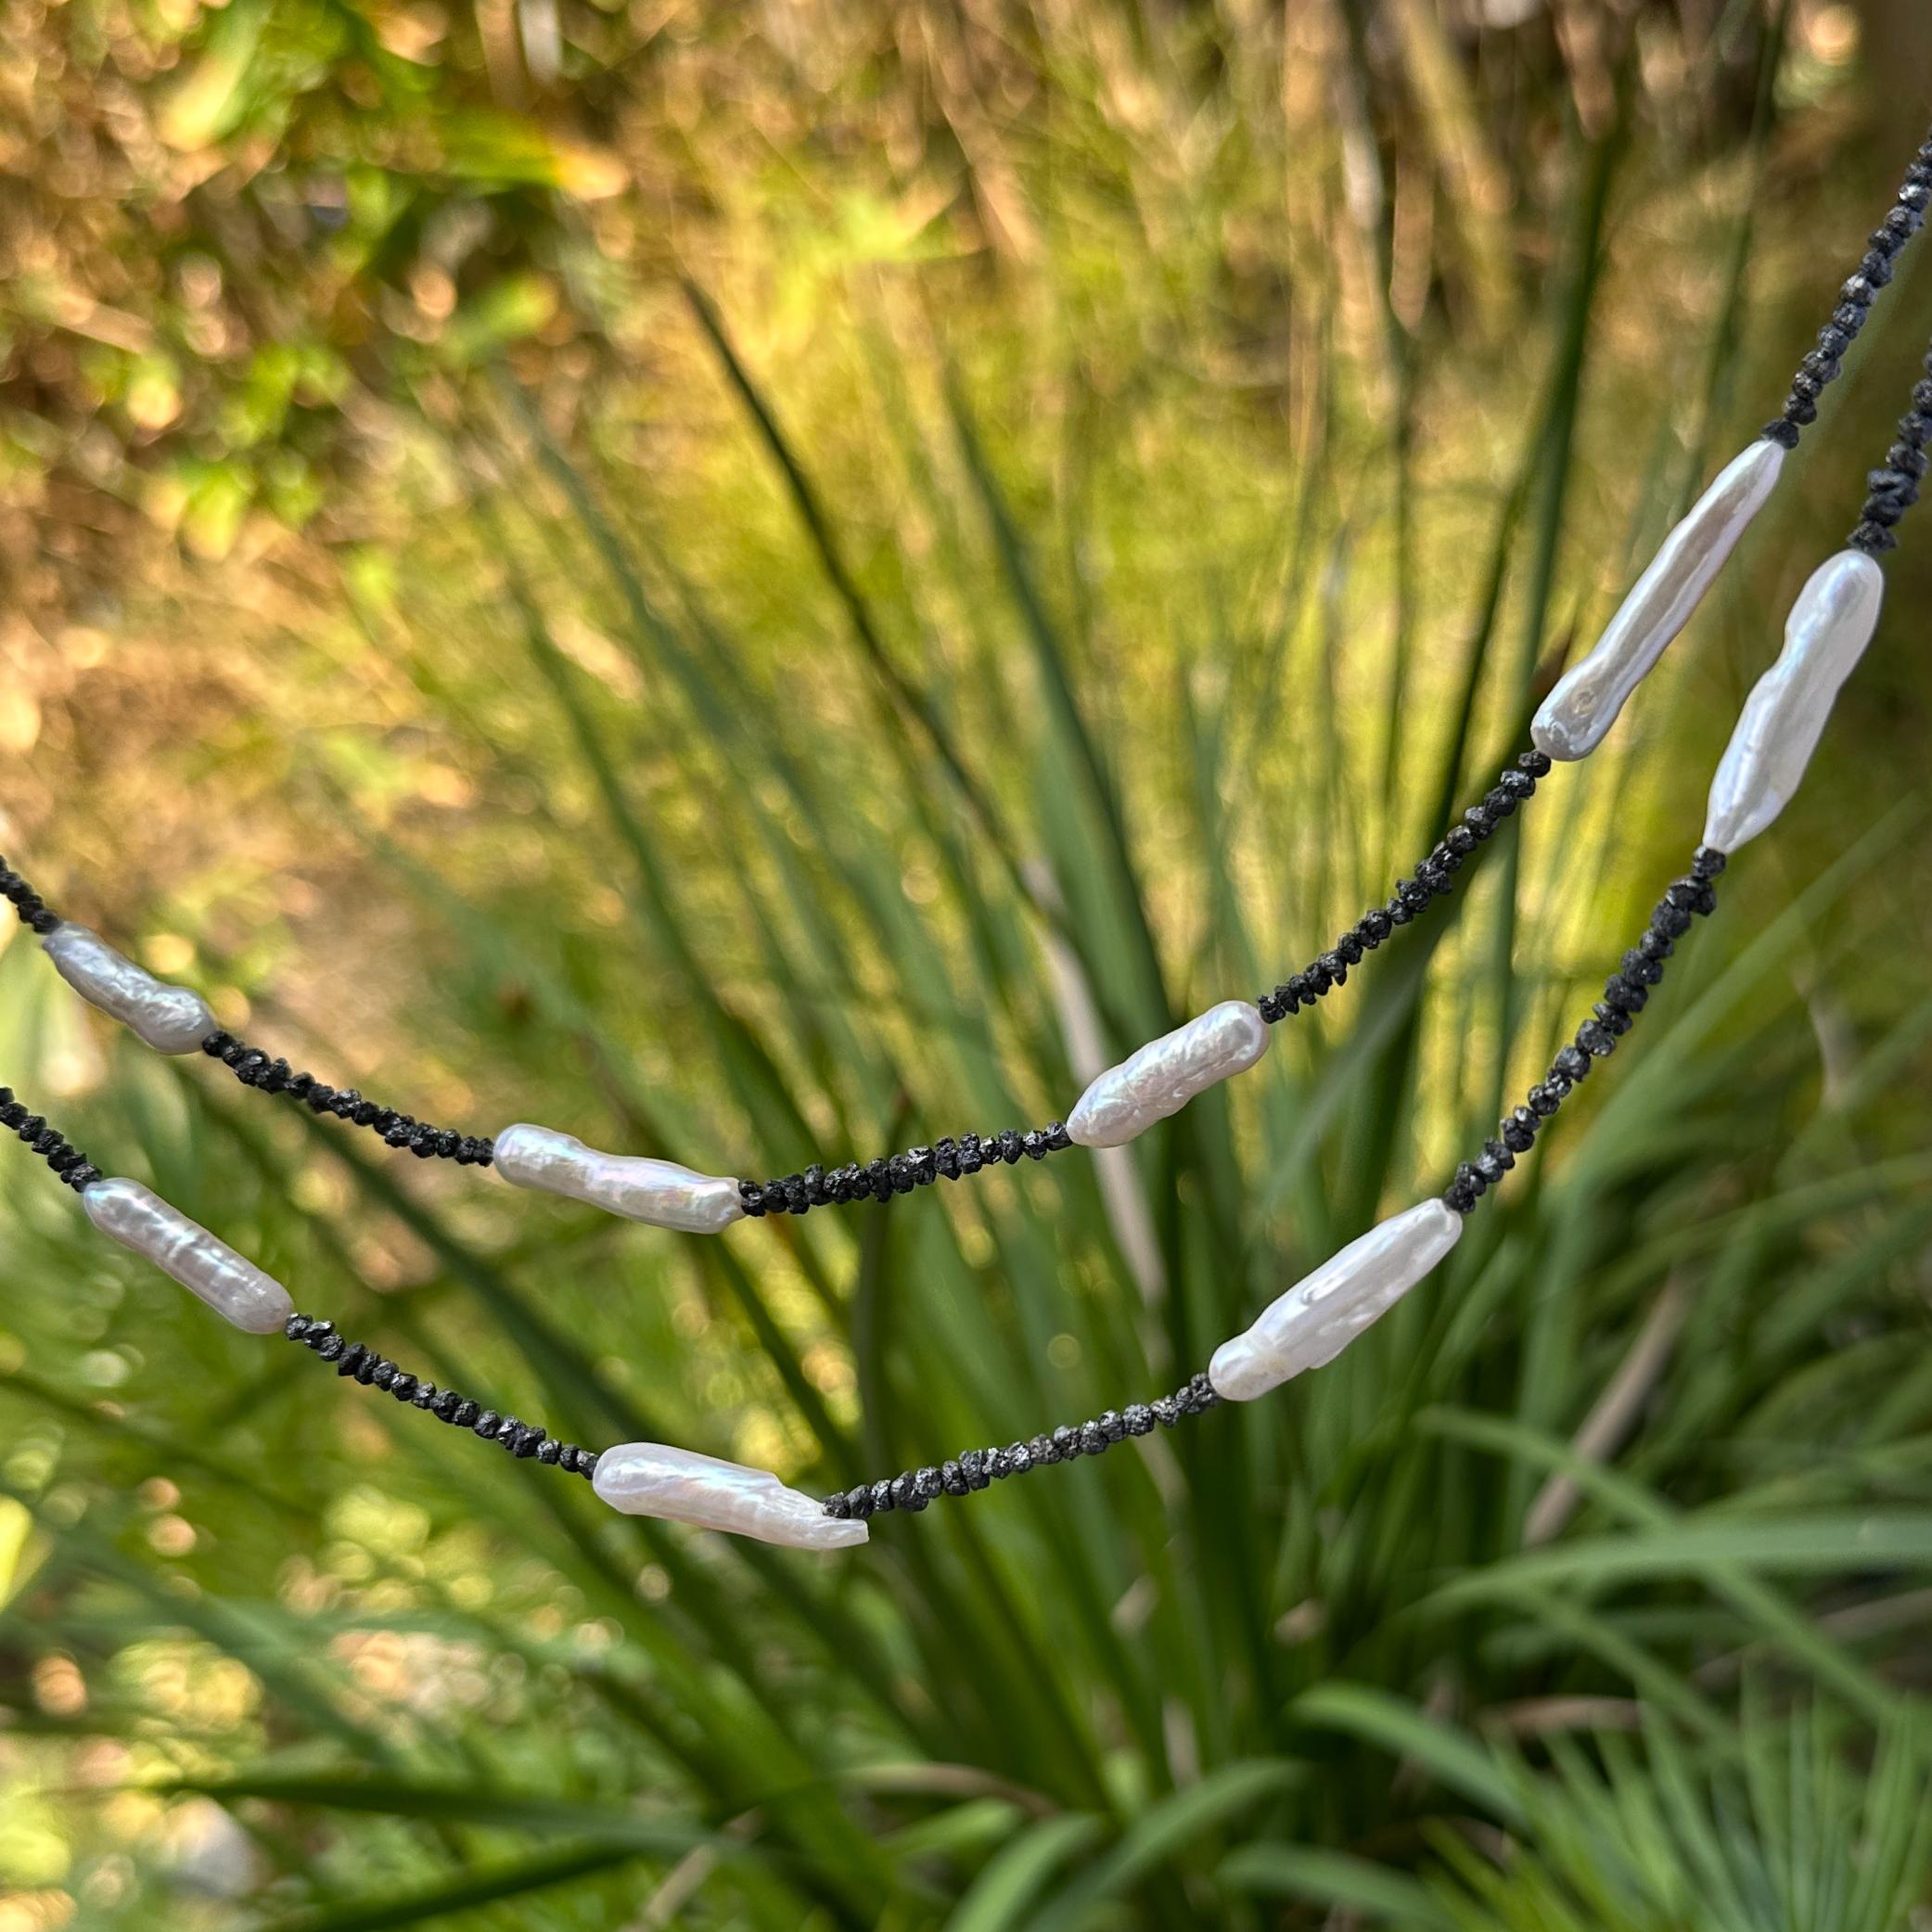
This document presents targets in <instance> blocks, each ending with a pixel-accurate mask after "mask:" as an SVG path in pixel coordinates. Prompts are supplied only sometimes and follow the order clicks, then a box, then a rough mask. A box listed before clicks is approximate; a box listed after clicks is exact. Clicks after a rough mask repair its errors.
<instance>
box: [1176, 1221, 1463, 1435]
mask: <svg viewBox="0 0 1932 1932" xmlns="http://www.w3.org/2000/svg"><path fill="white" fill-rule="evenodd" d="M1462 1232H1463V1218H1462V1216H1461V1215H1459V1214H1458V1213H1457V1212H1456V1211H1455V1209H1453V1208H1452V1207H1451V1206H1450V1205H1449V1204H1448V1202H1447V1201H1441V1200H1431V1201H1425V1202H1423V1204H1422V1205H1421V1207H1419V1208H1411V1209H1408V1210H1407V1212H1406V1213H1402V1214H1397V1215H1394V1216H1392V1217H1391V1218H1390V1219H1389V1220H1388V1221H1385V1222H1382V1223H1381V1225H1380V1226H1379V1227H1375V1228H1371V1229H1370V1230H1369V1232H1368V1233H1367V1234H1365V1235H1363V1236H1362V1237H1361V1238H1360V1239H1359V1240H1356V1241H1351V1242H1350V1244H1349V1245H1348V1247H1345V1248H1343V1249H1342V1251H1341V1252H1340V1253H1339V1254H1337V1255H1335V1256H1333V1257H1332V1258H1331V1259H1330V1260H1326V1261H1324V1262H1323V1264H1322V1265H1321V1266H1320V1267H1319V1268H1317V1269H1316V1270H1315V1272H1314V1273H1312V1274H1310V1275H1307V1276H1305V1277H1304V1278H1303V1279H1302V1280H1300V1281H1299V1282H1297V1283H1296V1285H1295V1286H1293V1287H1292V1288H1290V1289H1289V1290H1288V1292H1287V1293H1286V1295H1284V1296H1282V1297H1281V1298H1280V1299H1278V1300H1275V1301H1273V1302H1271V1303H1270V1304H1269V1305H1268V1307H1267V1308H1266V1309H1265V1310H1263V1311H1262V1313H1261V1316H1260V1320H1259V1321H1257V1322H1256V1323H1255V1324H1254V1325H1253V1327H1251V1328H1249V1329H1248V1330H1247V1332H1246V1333H1245V1334H1242V1335H1237V1336H1235V1338H1234V1339H1233V1340H1232V1341H1225V1342H1223V1343H1222V1345H1221V1347H1220V1348H1218V1349H1217V1350H1215V1351H1214V1359H1213V1360H1212V1361H1211V1362H1210V1363H1209V1364H1208V1379H1209V1382H1211V1383H1212V1384H1213V1385H1214V1392H1215V1393H1216V1394H1217V1395H1220V1396H1223V1397H1225V1398H1226V1399H1227V1400H1228V1401H1233V1402H1248V1401H1253V1400H1254V1399H1255V1397H1256V1396H1258V1395H1266V1394H1267V1393H1268V1391H1269V1390H1270V1389H1271V1388H1279V1387H1280V1386H1281V1385H1282V1384H1283V1383H1284V1382H1286V1381H1288V1380H1289V1379H1290V1378H1292V1377H1293V1376H1296V1375H1300V1374H1301V1372H1302V1371H1303V1370H1304V1369H1311V1368H1321V1367H1323V1366H1324V1364H1326V1363H1330V1362H1333V1361H1334V1360H1335V1358H1336V1357H1337V1355H1339V1354H1340V1353H1341V1351H1342V1350H1344V1349H1346V1348H1347V1347H1348V1346H1349V1344H1350V1342H1351V1341H1353V1340H1354V1339H1355V1337H1357V1336H1358V1335H1360V1334H1361V1333H1362V1331H1363V1329H1364V1328H1366V1327H1367V1326H1368V1325H1369V1324H1370V1323H1371V1322H1373V1321H1375V1319H1376V1318H1377V1317H1378V1316H1381V1315H1385V1314H1387V1313H1388V1311H1389V1310H1390V1309H1391V1308H1393V1307H1394V1306H1395V1304H1396V1303H1397V1302H1398V1301H1400V1300H1401V1299H1402V1297H1403V1296H1404V1295H1406V1294H1407V1293H1408V1292H1409V1290H1410V1289H1411V1288H1413V1287H1414V1286H1415V1284H1416V1283H1417V1282H1419V1281H1420V1280H1421V1279H1422V1278H1423V1276H1424V1275H1426V1274H1427V1273H1428V1272H1429V1270H1430V1269H1432V1268H1433V1267H1435V1265H1436V1264H1437V1262H1439V1260H1441V1259H1442V1258H1443V1256H1444V1255H1446V1254H1447V1253H1448V1252H1449V1250H1450V1249H1451V1248H1452V1247H1454V1246H1455V1245H1456V1242H1457V1241H1458V1240H1459V1239H1460V1238H1461V1236H1462Z"/></svg>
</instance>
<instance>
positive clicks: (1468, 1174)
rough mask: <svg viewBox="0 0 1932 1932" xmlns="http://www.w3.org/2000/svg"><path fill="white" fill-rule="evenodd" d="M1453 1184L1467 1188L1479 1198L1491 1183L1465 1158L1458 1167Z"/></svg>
mask: <svg viewBox="0 0 1932 1932" xmlns="http://www.w3.org/2000/svg"><path fill="white" fill-rule="evenodd" d="M1453 1184H1454V1185H1455V1186H1457V1187H1462V1188H1466V1189H1467V1190H1468V1191H1469V1192H1470V1193H1471V1194H1473V1195H1475V1196H1477V1197H1478V1199H1479V1198H1480V1197H1481V1196H1482V1195H1483V1194H1484V1193H1485V1192H1486V1191H1487V1189H1488V1187H1489V1183H1488V1182H1487V1181H1486V1180H1484V1179H1483V1177H1482V1175H1481V1173H1480V1172H1479V1171H1478V1170H1477V1169H1476V1168H1474V1167H1473V1166H1471V1165H1470V1163H1469V1162H1468V1161H1466V1160H1465V1161H1464V1162H1462V1164H1461V1165H1460V1166H1459V1167H1457V1169H1456V1171H1455V1181H1454V1183H1453Z"/></svg>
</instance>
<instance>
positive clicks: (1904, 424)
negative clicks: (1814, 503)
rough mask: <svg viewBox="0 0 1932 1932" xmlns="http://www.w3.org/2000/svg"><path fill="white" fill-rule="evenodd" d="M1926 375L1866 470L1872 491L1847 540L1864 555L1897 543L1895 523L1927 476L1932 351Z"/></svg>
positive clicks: (1931, 426) (1931, 417)
mask: <svg viewBox="0 0 1932 1932" xmlns="http://www.w3.org/2000/svg"><path fill="white" fill-rule="evenodd" d="M1924 367H1925V371H1926V379H1925V380H1924V381H1922V382H1920V383H1918V384H1916V385H1915V386H1914V387H1913V391H1912V407H1911V408H1910V409H1908V410H1907V411H1906V412H1905V414H1904V415H1903V416H1900V418H1899V434H1898V439H1897V441H1894V442H1893V444H1892V446H1891V448H1890V449H1888V450H1887V452H1886V453H1885V461H1884V462H1883V463H1882V464H1881V465H1880V466H1879V467H1878V468H1876V469H1874V470H1871V471H1869V472H1868V473H1867V474H1866V477H1865V486H1866V488H1867V489H1868V490H1869V491H1870V492H1871V494H1870V495H1868V496H1867V497H1866V498H1865V507H1864V510H1863V512H1862V514H1861V516H1860V518H1859V523H1858V528H1857V529H1856V530H1854V531H1852V532H1851V535H1850V538H1849V543H1850V545H1851V548H1852V549H1854V550H1862V551H1863V552H1864V553H1865V555H1866V556H1867V557H1883V556H1884V555H1885V553H1886V552H1887V550H1893V549H1896V548H1897V547H1898V543H1899V537H1898V526H1899V525H1900V523H1901V522H1902V521H1903V520H1904V517H1905V513H1906V511H1907V510H1909V509H1911V507H1912V506H1913V504H1915V503H1916V502H1917V501H1918V500H1919V490H1920V487H1921V485H1923V483H1924V482H1925V480H1926V467H1927V458H1926V445H1927V444H1928V443H1932V350H1928V351H1927V352H1926V360H1925V364H1924Z"/></svg>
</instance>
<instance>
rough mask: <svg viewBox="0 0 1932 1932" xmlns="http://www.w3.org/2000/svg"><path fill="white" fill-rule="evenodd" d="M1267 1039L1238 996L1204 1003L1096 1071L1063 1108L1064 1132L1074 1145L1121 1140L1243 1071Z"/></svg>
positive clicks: (1255, 1012)
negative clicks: (1175, 1024)
mask: <svg viewBox="0 0 1932 1932" xmlns="http://www.w3.org/2000/svg"><path fill="white" fill-rule="evenodd" d="M1268 1039H1269V1033H1268V1022H1267V1021H1266V1020H1265V1019H1263V1018H1262V1017H1261V1014H1260V1008H1259V1007H1257V1006H1251V1005H1249V1004H1248V1003H1247V1001H1246V1000H1223V1001H1222V1003H1221V1004H1220V1005H1218V1006H1209V1008H1208V1010H1207V1012H1205V1013H1203V1014H1201V1015H1199V1016H1198V1017H1196V1018H1194V1019H1191V1020H1189V1021H1188V1022H1187V1024H1186V1025H1185V1026H1182V1027H1176V1028H1175V1029H1174V1030H1173V1031H1172V1032H1171V1033H1163V1034H1162V1035H1161V1036H1160V1038H1159V1039H1158V1040H1150V1041H1149V1042H1148V1043H1147V1044H1146V1045H1145V1046H1144V1047H1142V1048H1141V1049H1140V1051H1139V1052H1138V1053H1136V1054H1134V1055H1132V1056H1131V1057H1130V1058H1128V1059H1125V1060H1122V1061H1121V1062H1120V1065H1119V1066H1118V1067H1109V1068H1107V1071H1106V1072H1105V1073H1103V1074H1101V1075H1100V1076H1099V1078H1098V1079H1097V1080H1095V1081H1094V1083H1093V1085H1092V1086H1090V1087H1089V1088H1088V1089H1087V1091H1086V1092H1085V1093H1084V1094H1081V1096H1080V1101H1079V1104H1078V1105H1077V1106H1076V1107H1074V1109H1073V1111H1072V1112H1071V1113H1070V1114H1068V1116H1067V1134H1068V1139H1069V1140H1072V1141H1074V1142H1076V1143H1077V1144H1078V1145H1081V1146H1082V1147H1119V1146H1121V1145H1125V1144H1126V1143H1127V1142H1128V1141H1131V1140H1132V1139H1133V1138H1134V1136H1135V1135H1136V1134H1142V1133H1145V1132H1146V1131H1147V1129H1148V1128H1150V1127H1151V1126H1153V1124H1154V1123H1155V1121H1157V1120H1166V1119H1167V1117H1168V1116H1169V1115H1170V1114H1173V1113H1178V1112H1180V1110H1181V1109H1182V1108H1183V1107H1185V1106H1186V1105H1187V1103H1188V1102H1189V1101H1190V1100H1192V1099H1193V1098H1194V1096H1195V1095H1196V1094H1199V1093H1204V1092H1205V1091H1206V1090H1207V1089H1208V1088H1209V1087H1211V1086H1213V1085H1214V1083H1215V1082H1216V1081H1223V1080H1226V1079H1227V1078H1228V1076H1229V1075H1230V1074H1235V1073H1243V1072H1246V1071H1247V1068H1250V1067H1252V1066H1253V1065H1254V1063H1255V1062H1256V1061H1257V1060H1259V1059H1260V1057H1261V1056H1262V1055H1263V1054H1264V1053H1266V1052H1267V1051H1268Z"/></svg>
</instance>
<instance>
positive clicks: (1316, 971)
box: [1297, 959, 1335, 1000]
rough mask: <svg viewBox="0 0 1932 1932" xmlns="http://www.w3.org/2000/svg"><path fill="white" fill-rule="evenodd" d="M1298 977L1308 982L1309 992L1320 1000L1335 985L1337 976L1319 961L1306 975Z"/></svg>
mask: <svg viewBox="0 0 1932 1932" xmlns="http://www.w3.org/2000/svg"><path fill="white" fill-rule="evenodd" d="M1297 977H1298V978H1299V979H1304V980H1306V982H1307V984H1308V990H1309V992H1311V993H1312V994H1313V995H1314V997H1315V998H1316V999H1318V1000H1319V999H1320V998H1321V997H1322V995H1323V994H1324V992H1327V991H1328V989H1329V988H1330V987H1331V986H1333V985H1334V984H1335V975H1334V974H1333V973H1331V972H1330V971H1329V970H1328V968H1327V967H1326V966H1324V965H1323V964H1322V962H1321V961H1320V960H1319V959H1318V960H1316V961H1315V963H1314V964H1313V965H1312V966H1310V967H1309V969H1308V971H1307V972H1306V973H1303V974H1299V975H1298V976H1297Z"/></svg>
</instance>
